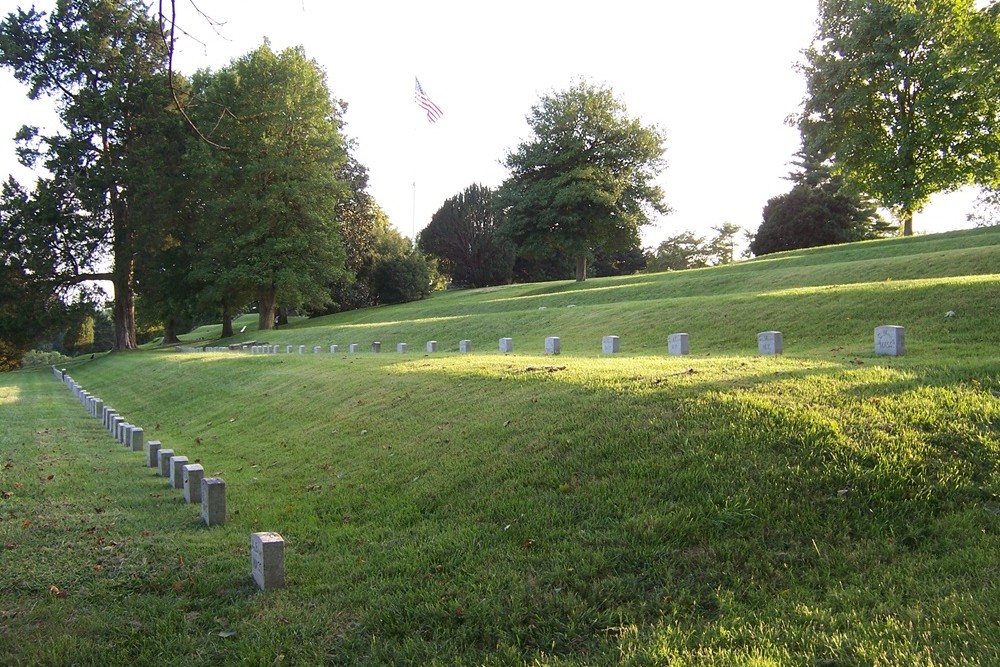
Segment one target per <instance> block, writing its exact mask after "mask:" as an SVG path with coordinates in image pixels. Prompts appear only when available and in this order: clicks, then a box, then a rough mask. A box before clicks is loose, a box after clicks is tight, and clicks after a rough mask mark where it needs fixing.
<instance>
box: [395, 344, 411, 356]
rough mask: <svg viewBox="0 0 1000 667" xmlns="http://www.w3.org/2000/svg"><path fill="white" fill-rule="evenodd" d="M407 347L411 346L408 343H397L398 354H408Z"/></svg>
mask: <svg viewBox="0 0 1000 667" xmlns="http://www.w3.org/2000/svg"><path fill="white" fill-rule="evenodd" d="M407 349H409V346H408V345H407V344H406V343H396V353H397V354H406V350H407Z"/></svg>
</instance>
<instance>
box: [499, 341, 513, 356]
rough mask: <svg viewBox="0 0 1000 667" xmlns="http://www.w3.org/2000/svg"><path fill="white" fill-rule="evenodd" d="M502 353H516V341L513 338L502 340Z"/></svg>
mask: <svg viewBox="0 0 1000 667" xmlns="http://www.w3.org/2000/svg"><path fill="white" fill-rule="evenodd" d="M500 351H501V352H503V353H504V354H510V353H512V352H513V351H514V339H513V338H501V339H500Z"/></svg>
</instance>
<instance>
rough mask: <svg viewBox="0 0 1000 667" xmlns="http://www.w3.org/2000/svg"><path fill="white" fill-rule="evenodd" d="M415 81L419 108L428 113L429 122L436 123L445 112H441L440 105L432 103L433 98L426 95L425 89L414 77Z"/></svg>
mask: <svg viewBox="0 0 1000 667" xmlns="http://www.w3.org/2000/svg"><path fill="white" fill-rule="evenodd" d="M413 80H414V81H415V82H416V84H417V89H416V100H417V106H418V107H420V108H421V109H423V110H424V111H426V112H427V121H428V122H431V123H436V122H437V120H438V118H440V117H441V116H443V115H444V112H443V111H441V107H439V106H438V105H436V104H434V102H432V101H431V98H429V97H427V93H425V92H424V89H423V88H421V87H420V80H419V79H418V78H417V77H413Z"/></svg>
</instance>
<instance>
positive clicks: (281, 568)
mask: <svg viewBox="0 0 1000 667" xmlns="http://www.w3.org/2000/svg"><path fill="white" fill-rule="evenodd" d="M250 574H251V575H252V576H253V580H254V583H255V584H257V588H259V589H260V590H262V591H269V590H272V589H275V588H284V587H285V540H284V538H282V537H281V535H279V534H278V533H251V534H250Z"/></svg>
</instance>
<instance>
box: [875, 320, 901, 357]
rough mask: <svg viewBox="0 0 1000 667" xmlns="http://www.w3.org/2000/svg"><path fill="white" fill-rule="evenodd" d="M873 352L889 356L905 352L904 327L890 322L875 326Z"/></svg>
mask: <svg viewBox="0 0 1000 667" xmlns="http://www.w3.org/2000/svg"><path fill="white" fill-rule="evenodd" d="M875 354H884V355H888V356H890V357H901V356H903V355H904V354H906V328H905V327H898V326H894V325H891V324H887V325H884V326H881V327H875Z"/></svg>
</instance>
